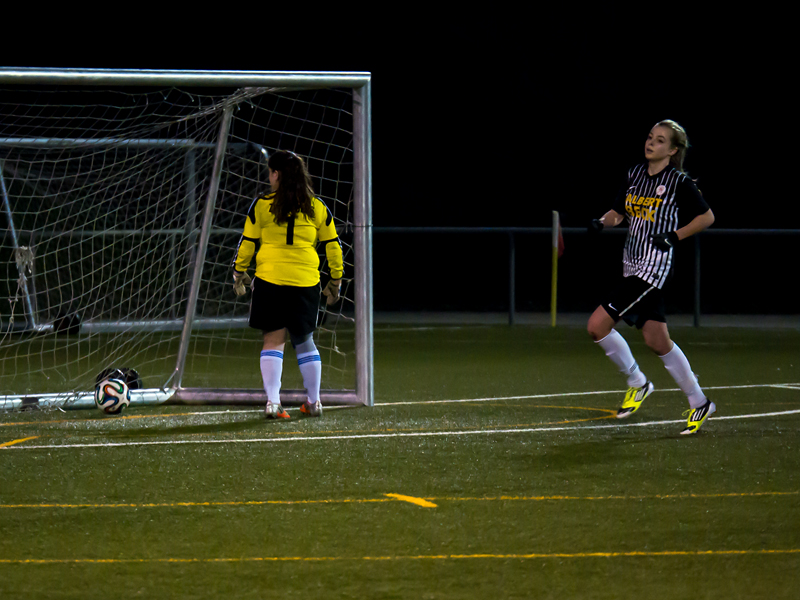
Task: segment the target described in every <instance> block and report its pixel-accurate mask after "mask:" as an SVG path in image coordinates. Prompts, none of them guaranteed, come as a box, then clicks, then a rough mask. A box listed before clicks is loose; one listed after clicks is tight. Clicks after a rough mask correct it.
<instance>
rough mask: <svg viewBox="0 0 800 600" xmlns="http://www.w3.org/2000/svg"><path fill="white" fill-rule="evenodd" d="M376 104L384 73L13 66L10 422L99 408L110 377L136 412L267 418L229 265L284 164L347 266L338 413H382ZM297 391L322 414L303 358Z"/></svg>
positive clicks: (321, 329)
mask: <svg viewBox="0 0 800 600" xmlns="http://www.w3.org/2000/svg"><path fill="white" fill-rule="evenodd" d="M370 105H371V97H370V75H369V73H315V72H297V73H290V72H269V71H265V72H253V71H246V72H233V71H140V70H136V71H133V70H101V69H35V68H32V69H29V68H0V202H1V203H2V209H1V210H0V220H3V221H5V225H6V227H5V231H4V233H3V235H2V238H1V240H2V241H0V410H3V409H6V410H23V409H26V408H34V407H39V408H43V407H58V408H65V409H66V408H88V407H93V406H94V400H93V392H94V386H95V384H96V383H97V379H98V377H99V376H100V374H101V373H103V372H104V371H107V370H109V369H123V370H127V371H126V373H129V374H131V388H132V390H131V391H132V400H131V405H132V406H134V407H135V406H143V405H148V404H165V403H169V404H245V405H248V404H259V405H260V404H263V403H264V402H265V399H266V396H265V394H264V391H263V388H262V386H261V379H260V372H259V368H258V359H259V351H260V332H257V331H254V330H252V329H250V328H249V327H248V325H247V316H248V313H249V304H248V303H249V295H247V296H244V297H241V298H239V297H237V296H236V295H235V294H234V293H233V290H232V279H231V273H232V266H231V265H232V260H233V256H234V252H235V250H236V247H237V245H238V241H239V238H240V236H241V235H242V229H243V225H244V219H245V218H246V214H247V210H248V208H249V206H250V204H251V203H252V202H253V200H254V199H255V198H256V197H257V196H258V195H259V194H262V193H265V192H266V191H268V190H269V187H268V181H267V164H266V158H267V157H268V156H269V154H270V153H272V152H274V151H276V150H279V149H280V150H291V151H293V152H295V153H296V154H298V155H300V156H301V157H302V158H303V159H304V160H305V161H306V164H307V165H308V168H309V172H310V173H311V175H312V179H313V181H314V189H315V193H316V195H317V196H318V197H319V198H320V200H322V201H323V202H324V203H325V204H326V205H327V206H328V208H329V210H330V211H331V213H332V214H333V218H334V222H335V224H336V228H337V232H338V234H339V238H340V241H341V245H342V250H343V254H344V260H345V275H344V279H343V285H342V298H341V299H340V301H339V302H337V303H336V304H334V305H333V306H327V305H326V304H325V302H324V301H323V299H321V301H320V306H319V311H318V319H317V323H318V327H317V330H316V332H315V334H314V336H315V341H316V345H317V347H318V348H319V351H320V354H321V357H322V362H323V375H322V385H323V389H322V390H321V398H322V402H323V404H326V405H331V404H364V405H368V406H369V405H372V403H373V377H372V237H371V236H372V230H371V228H372V217H371V204H372V186H371V178H372V176H371V173H372V161H371V106H370ZM320 264H321V276H322V279H323V285H324V283H325V281H326V278H327V277H328V273H327V265H326V262H325V256H324V251H322V252H321V255H320ZM251 274H252V270H251ZM290 352H291V350H290V345H289V344H287V353H290ZM287 358H289V355H287ZM281 396H282V401H284V402H285V403H286V404H288V405H293V404H299V403H300V402H301V401H303V400H304V399H305V393H304V390H303V389H302V379H301V378H300V376H299V373H297V374H296V375H295V374H292V368H291V362H287V367H286V368H285V369H284V382H283V389H282V391H281Z"/></svg>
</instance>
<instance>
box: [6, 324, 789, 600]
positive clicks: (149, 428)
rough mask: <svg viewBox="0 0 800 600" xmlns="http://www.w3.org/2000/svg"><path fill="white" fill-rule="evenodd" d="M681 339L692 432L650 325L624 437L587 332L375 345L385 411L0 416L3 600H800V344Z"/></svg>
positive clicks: (490, 332) (784, 336)
mask: <svg viewBox="0 0 800 600" xmlns="http://www.w3.org/2000/svg"><path fill="white" fill-rule="evenodd" d="M671 331H672V335H673V338H674V339H675V341H676V342H677V343H678V344H679V345H680V346H681V347H682V348H683V350H684V352H685V353H686V355H687V356H688V358H689V360H690V361H691V363H692V366H693V368H694V370H695V372H696V373H697V374H698V375H699V377H700V383H701V385H702V386H703V387H704V388H705V390H706V391H707V393H708V395H709V396H710V397H711V398H712V400H714V402H715V403H716V404H717V407H718V412H717V414H716V415H714V416H712V417H711V418H710V419H709V420H708V421H707V423H706V424H705V426H704V427H703V429H702V430H701V431H700V432H699V433H698V434H697V435H693V436H681V435H679V431H680V430H681V429H682V428H683V425H684V424H685V417H682V415H681V413H682V412H683V411H684V410H685V409H686V408H688V406H687V404H686V401H685V398H684V396H683V395H682V393H680V392H679V391H678V390H677V389H676V386H675V384H674V382H673V381H672V380H671V378H670V377H669V375H668V373H667V372H666V370H665V369H664V368H663V366H662V364H661V361H660V360H659V359H658V358H657V357H655V356H653V355H651V354H649V351H648V350H647V349H646V347H645V346H644V345H643V343H642V342H641V337H640V336H639V335H638V333H637V332H636V331H635V330H632V329H623V330H622V333H623V335H624V336H625V337H626V338H627V339H628V340H629V341H630V342H631V347H632V349H633V351H634V354H635V355H636V357H637V359H638V360H639V363H640V365H641V366H642V368H643V370H644V371H645V373H646V374H647V375H648V376H649V377H650V378H651V379H652V380H653V382H654V383H655V385H656V392H655V393H654V394H653V395H652V396H650V398H649V399H648V400H647V401H646V402H645V403H644V405H643V406H642V409H641V410H640V411H639V412H637V413H636V414H635V415H633V416H632V417H631V418H630V419H627V420H625V421H618V420H617V419H615V418H614V414H615V412H616V408H617V405H618V404H619V402H620V401H621V398H622V394H623V393H624V387H625V384H624V379H623V378H622V376H621V375H620V374H619V373H617V372H616V371H615V368H614V367H613V366H612V364H611V363H610V361H608V359H607V358H606V357H605V356H604V355H603V353H602V352H601V351H600V350H599V349H598V348H597V347H596V346H595V345H594V344H593V343H592V342H591V341H590V340H589V339H588V337H587V335H586V333H585V331H584V330H583V328H582V327H558V328H555V329H551V328H548V327H533V326H515V327H508V326H485V327H481V326H475V327H378V328H376V331H375V398H376V406H374V407H372V408H328V409H326V411H325V414H324V415H323V417H322V418H321V419H312V418H301V417H300V415H299V413H298V411H297V410H296V409H291V410H290V413H291V414H292V419H291V420H289V421H286V422H267V421H265V420H264V418H263V414H262V412H261V411H260V410H256V409H253V408H248V407H206V408H197V407H177V406H162V407H157V408H131V409H130V410H129V411H128V412H126V413H124V414H123V415H122V416H119V417H108V416H102V415H101V414H100V413H99V412H96V411H67V412H60V411H53V410H48V411H35V412H25V413H20V412H15V413H0V445H1V446H3V447H2V448H0V598H2V599H4V600H5V599H12V598H81V599H91V598H103V599H104V600H105V599H108V598H192V599H197V598H270V597H281V598H442V599H446V598H492V597H494V598H640V597H645V598H647V597H652V598H686V597H693V598H726V599H730V598H796V597H798V592H797V590H798V589H800V510H799V509H800V452H798V450H799V448H798V446H800V434H799V433H798V429H800V330H798V329H796V328H790V329H775V330H759V329H737V328H727V329H726V328H709V327H704V328H700V329H694V328H675V327H673V328H672V330H671ZM219 368H221V369H224V368H225V364H224V363H223V364H220V365H219ZM256 368H257V367H256ZM284 370H285V372H287V373H288V372H291V371H295V370H296V366H295V365H293V364H292V363H291V361H290V360H287V362H286V366H285V369H284Z"/></svg>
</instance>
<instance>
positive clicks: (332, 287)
mask: <svg viewBox="0 0 800 600" xmlns="http://www.w3.org/2000/svg"><path fill="white" fill-rule="evenodd" d="M341 285H342V280H341V279H331V280H330V281H329V282H328V285H326V286H325V289H323V290H322V295H323V296H325V303H326V304H327V305H328V306H330V305H331V304H333V303H334V302H336V301H337V300H338V299H339V287H341Z"/></svg>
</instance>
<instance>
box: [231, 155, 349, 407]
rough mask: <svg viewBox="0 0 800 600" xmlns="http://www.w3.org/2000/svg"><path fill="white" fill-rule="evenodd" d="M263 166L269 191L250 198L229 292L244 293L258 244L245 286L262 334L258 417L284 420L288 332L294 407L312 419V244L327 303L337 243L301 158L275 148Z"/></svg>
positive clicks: (332, 294)
mask: <svg viewBox="0 0 800 600" xmlns="http://www.w3.org/2000/svg"><path fill="white" fill-rule="evenodd" d="M267 164H268V167H269V183H270V187H271V190H272V191H271V193H269V194H267V195H266V196H261V197H259V198H256V200H255V201H254V202H253V204H252V205H251V206H250V210H249V211H248V212H247V219H246V220H245V223H244V233H243V234H242V238H241V240H240V241H239V246H238V249H237V251H236V256H235V257H234V259H233V290H234V292H235V293H236V295H238V296H241V295H243V294H245V293H246V287H247V286H248V285H250V284H251V278H250V276H249V275H248V274H247V268H248V267H249V266H250V262H251V260H252V259H253V254H255V251H256V246H257V245H259V244H260V248H259V249H258V253H257V254H256V273H255V279H254V280H252V286H251V289H252V290H253V295H252V298H251V300H250V327H253V328H254V329H260V330H261V332H262V333H263V336H264V345H263V349H262V350H261V378H262V380H263V382H264V390H265V391H266V393H267V405H266V408H265V411H264V412H265V415H266V417H267V418H268V419H288V418H289V413H287V412H286V411H285V410H284V409H283V407H282V406H281V397H280V390H281V374H282V372H283V347H284V344H285V342H286V333H287V331H288V333H289V338H290V340H291V342H292V346H294V349H295V353H296V355H297V363H298V365H299V367H300V373H301V374H302V376H303V385H305V387H306V390H307V392H308V399H307V401H306V402H305V403H304V404H303V405H302V406H301V407H300V412H302V413H304V414H307V415H311V416H315V417H318V416H321V415H322V403H321V402H320V399H319V387H320V379H321V373H322V363H321V362H320V357H319V352H318V351H317V347H316V345H315V344H314V338H313V333H314V330H315V329H316V326H317V309H318V305H319V293H320V292H319V290H320V285H319V284H320V277H319V256H318V254H317V244H318V243H319V244H324V245H325V254H326V256H327V258H328V266H329V268H330V275H331V280H330V282H328V284H327V285H326V286H325V289H324V290H323V291H322V293H323V294H324V295H325V296H326V297H327V303H328V304H333V303H334V302H336V301H337V300H338V299H339V287H340V285H341V280H342V275H343V273H344V266H343V263H342V248H341V246H340V245H339V237H338V236H337V234H336V227H335V226H334V223H333V215H331V213H330V211H329V210H328V207H327V206H325V204H323V203H322V202H321V201H320V200H318V199H317V198H315V197H314V190H313V189H312V187H311V177H310V176H309V174H308V171H307V170H306V166H305V163H304V162H303V160H302V159H301V158H300V157H299V156H297V155H296V154H294V153H293V152H287V151H285V150H279V151H277V152H275V153H274V154H273V155H272V156H270V157H269V160H268V162H267Z"/></svg>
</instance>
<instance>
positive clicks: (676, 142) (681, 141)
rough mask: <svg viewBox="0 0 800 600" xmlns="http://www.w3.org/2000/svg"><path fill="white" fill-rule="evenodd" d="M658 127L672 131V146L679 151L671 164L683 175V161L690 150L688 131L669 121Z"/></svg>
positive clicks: (661, 123)
mask: <svg viewBox="0 0 800 600" xmlns="http://www.w3.org/2000/svg"><path fill="white" fill-rule="evenodd" d="M655 126H656V127H666V128H667V129H669V130H671V131H672V139H671V140H670V142H671V144H672V146H674V147H676V148H677V149H678V151H677V152H676V153H675V154H674V155H673V156H672V157H670V159H669V164H670V165H672V166H673V167H675V168H676V169H677V170H678V171H680V172H681V173H684V170H683V161H684V159H685V158H686V152H687V150H689V137H688V136H687V135H686V130H685V129H684V128H683V127H681V126H680V125H678V123H676V122H675V121H672V120H670V119H667V120H665V121H661V122H660V123H656V125H655Z"/></svg>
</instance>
